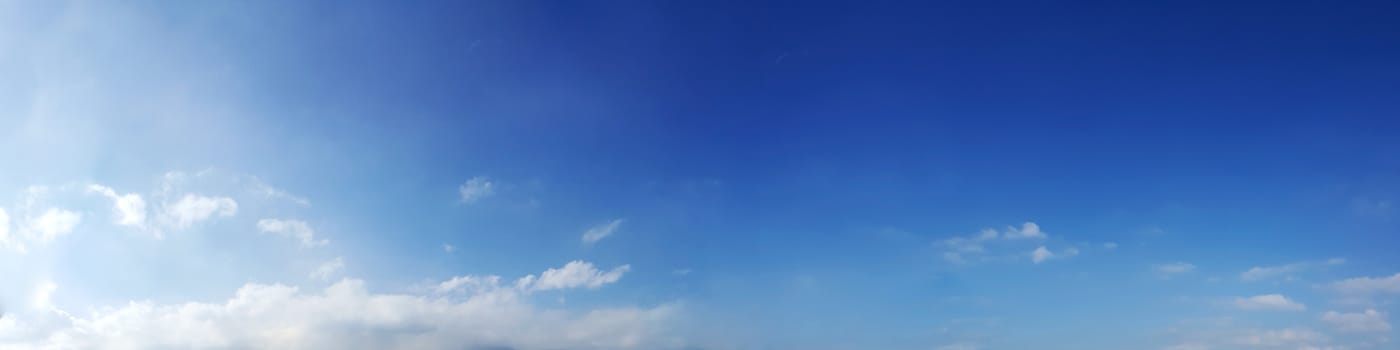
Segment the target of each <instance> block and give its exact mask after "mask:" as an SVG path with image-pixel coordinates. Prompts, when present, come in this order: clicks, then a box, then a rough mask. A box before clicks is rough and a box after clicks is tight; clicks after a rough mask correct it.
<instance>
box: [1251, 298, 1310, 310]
mask: <svg viewBox="0 0 1400 350" xmlns="http://www.w3.org/2000/svg"><path fill="white" fill-rule="evenodd" d="M1235 307H1236V308H1239V309H1241V310H1275V311H1304V310H1307V309H1308V308H1307V307H1306V306H1304V305H1303V304H1301V303H1298V302H1296V301H1293V300H1290V299H1288V298H1287V297H1284V296H1283V295H1281V294H1265V295H1256V296H1252V297H1248V298H1235Z"/></svg>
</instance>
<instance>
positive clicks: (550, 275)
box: [518, 260, 632, 291]
mask: <svg viewBox="0 0 1400 350" xmlns="http://www.w3.org/2000/svg"><path fill="white" fill-rule="evenodd" d="M631 269H632V266H631V265H622V266H618V267H614V268H613V269H612V270H609V271H607V272H603V271H601V270H598V268H596V267H593V264H592V263H589V262H586V261H581V260H574V261H570V262H569V263H568V264H565V265H564V267H561V268H557V269H549V270H545V271H544V273H541V274H540V277H539V279H535V276H534V275H530V276H525V278H522V279H521V280H522V281H525V282H519V283H518V284H523V286H525V288H526V289H528V290H530V291H541V290H551V289H567V288H581V287H582V288H589V289H597V288H598V287H602V286H603V285H605V284H609V283H613V282H617V280H619V279H622V274H624V273H627V271H628V270H631Z"/></svg>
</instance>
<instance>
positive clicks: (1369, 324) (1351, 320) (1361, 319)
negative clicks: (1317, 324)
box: [1322, 309, 1390, 332]
mask: <svg viewBox="0 0 1400 350" xmlns="http://www.w3.org/2000/svg"><path fill="white" fill-rule="evenodd" d="M1386 316H1387V315H1386V314H1385V313H1384V312H1379V311H1376V310H1373V309H1367V310H1366V311H1363V312H1357V313H1340V312H1336V311H1328V312H1327V313H1325V314H1322V322H1325V323H1327V324H1330V325H1332V327H1334V328H1336V329H1337V330H1340V331H1343V332H1389V331H1390V322H1387V321H1386Z"/></svg>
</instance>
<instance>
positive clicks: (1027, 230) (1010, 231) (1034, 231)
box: [1002, 222, 1045, 239]
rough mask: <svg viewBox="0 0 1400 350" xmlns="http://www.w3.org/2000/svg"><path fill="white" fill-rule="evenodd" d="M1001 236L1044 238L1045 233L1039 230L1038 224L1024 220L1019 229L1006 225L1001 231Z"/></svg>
mask: <svg viewBox="0 0 1400 350" xmlns="http://www.w3.org/2000/svg"><path fill="white" fill-rule="evenodd" d="M1002 237H1006V238H1007V239H1025V238H1045V233H1044V232H1040V225H1036V224H1035V223H1034V222H1026V223H1023V224H1021V228H1020V229H1017V228H1015V227H1007V228H1006V231H1005V232H1003V233H1002Z"/></svg>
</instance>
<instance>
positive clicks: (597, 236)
mask: <svg viewBox="0 0 1400 350" xmlns="http://www.w3.org/2000/svg"><path fill="white" fill-rule="evenodd" d="M623 221H624V220H623V219H617V220H613V221H609V222H608V223H606V224H602V225H598V226H594V227H591V228H589V229H588V231H584V232H583V237H581V238H580V239H582V240H583V242H584V243H594V242H597V241H599V240H602V239H603V238H607V237H608V236H612V234H613V232H616V231H617V229H618V227H621V226H622V223H623Z"/></svg>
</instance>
